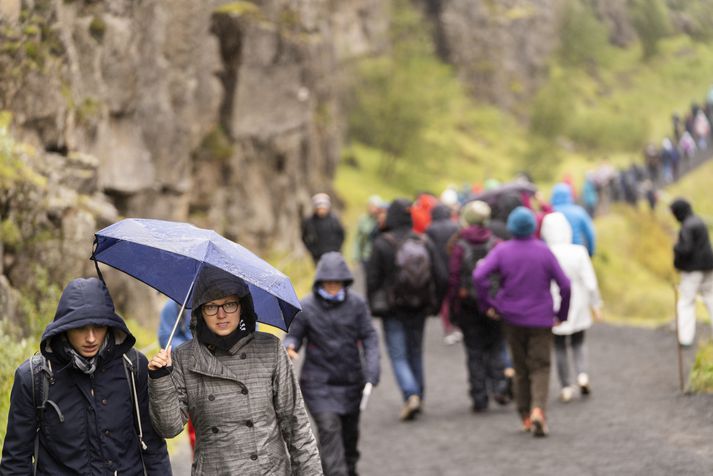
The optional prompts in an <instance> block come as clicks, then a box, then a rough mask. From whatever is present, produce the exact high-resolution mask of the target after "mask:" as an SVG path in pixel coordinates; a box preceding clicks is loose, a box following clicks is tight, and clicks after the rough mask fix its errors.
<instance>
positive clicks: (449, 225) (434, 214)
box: [426, 204, 458, 289]
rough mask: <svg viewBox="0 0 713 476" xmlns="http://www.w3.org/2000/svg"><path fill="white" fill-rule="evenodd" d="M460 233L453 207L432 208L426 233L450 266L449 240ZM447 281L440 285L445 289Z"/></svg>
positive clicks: (437, 254) (440, 256) (444, 261)
mask: <svg viewBox="0 0 713 476" xmlns="http://www.w3.org/2000/svg"><path fill="white" fill-rule="evenodd" d="M456 233H458V223H456V222H455V221H453V220H452V219H451V209H450V208H449V207H447V206H446V205H443V204H438V205H436V206H435V207H434V208H433V209H432V210H431V224H430V225H429V226H428V228H427V229H426V235H428V237H429V238H430V239H431V241H432V242H433V245H434V246H435V248H436V256H438V259H439V260H441V262H442V263H443V267H444V268H447V267H448V242H449V241H450V240H451V238H453V236H454V235H455V234H456ZM446 286H447V284H446V283H442V284H440V285H439V288H440V289H445V287H446Z"/></svg>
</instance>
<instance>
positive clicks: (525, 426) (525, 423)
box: [522, 416, 532, 433]
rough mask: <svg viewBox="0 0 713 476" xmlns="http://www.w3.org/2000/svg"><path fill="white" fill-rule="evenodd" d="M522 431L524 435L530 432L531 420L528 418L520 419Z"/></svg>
mask: <svg viewBox="0 0 713 476" xmlns="http://www.w3.org/2000/svg"><path fill="white" fill-rule="evenodd" d="M522 431H524V432H526V433H529V432H530V431H532V420H530V417H529V416H528V417H525V418H523V419H522Z"/></svg>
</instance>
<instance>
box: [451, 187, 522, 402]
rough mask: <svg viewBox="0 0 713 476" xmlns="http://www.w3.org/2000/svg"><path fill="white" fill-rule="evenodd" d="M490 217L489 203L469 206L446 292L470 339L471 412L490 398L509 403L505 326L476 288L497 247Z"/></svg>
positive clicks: (467, 340)
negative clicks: (481, 266)
mask: <svg viewBox="0 0 713 476" xmlns="http://www.w3.org/2000/svg"><path fill="white" fill-rule="evenodd" d="M489 216H490V207H489V206H488V204H487V203H485V202H482V201H477V200H476V201H473V202H469V203H467V204H465V205H464V206H463V209H462V210H461V224H462V225H463V229H461V230H460V231H459V232H458V235H457V239H456V240H455V242H454V243H453V246H452V250H451V255H450V262H449V269H448V272H449V276H448V292H447V294H446V301H447V302H448V303H449V308H450V310H451V313H450V316H451V319H452V320H453V322H454V323H455V324H456V325H457V326H458V327H459V328H460V329H461V330H462V332H463V336H464V339H463V345H464V346H465V351H466V367H467V369H468V382H469V384H470V388H469V393H470V398H471V402H472V406H471V408H472V410H473V412H475V413H479V412H483V411H485V410H487V408H488V401H489V395H492V396H493V398H494V400H495V401H497V402H498V403H500V404H501V405H504V404H506V403H507V402H508V400H509V398H508V396H507V381H506V378H505V366H506V361H505V355H506V350H505V338H504V336H503V330H502V323H501V322H500V321H497V320H495V319H490V318H488V317H487V316H486V315H485V313H484V312H483V311H482V310H481V309H480V308H479V307H478V296H477V293H476V290H475V287H474V285H473V270H474V269H475V267H476V266H477V264H478V262H480V260H482V259H483V258H484V257H485V256H486V255H487V254H488V252H489V251H490V250H491V249H492V248H493V247H494V246H495V244H496V243H497V239H496V238H495V237H494V236H493V235H492V233H491V232H490V230H489V229H488V228H487V227H486V226H485V222H486V221H487V219H488V217H489Z"/></svg>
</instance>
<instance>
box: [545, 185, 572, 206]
mask: <svg viewBox="0 0 713 476" xmlns="http://www.w3.org/2000/svg"><path fill="white" fill-rule="evenodd" d="M550 203H552V206H553V207H557V206H560V205H568V204H570V203H574V200H573V199H572V189H571V188H569V185H567V184H566V183H558V184H557V185H555V186H554V187H553V188H552V199H551V200H550Z"/></svg>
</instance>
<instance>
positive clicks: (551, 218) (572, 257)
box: [542, 212, 601, 402]
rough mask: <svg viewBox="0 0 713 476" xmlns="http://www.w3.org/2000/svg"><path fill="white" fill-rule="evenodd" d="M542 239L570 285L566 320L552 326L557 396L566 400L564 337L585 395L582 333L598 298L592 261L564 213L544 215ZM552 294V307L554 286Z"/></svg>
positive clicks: (568, 394)
mask: <svg viewBox="0 0 713 476" xmlns="http://www.w3.org/2000/svg"><path fill="white" fill-rule="evenodd" d="M542 238H543V239H544V240H545V242H546V243H547V245H548V246H549V247H550V250H552V253H554V255H555V256H556V257H557V261H558V262H559V264H560V266H561V267H562V269H563V270H564V272H565V274H566V275H567V277H568V278H569V280H570V283H571V286H572V298H571V300H570V304H569V314H568V315H567V320H566V321H564V322H563V323H561V324H559V325H557V326H555V327H553V328H552V332H553V333H554V334H555V357H556V359H557V373H558V376H559V380H560V385H561V387H562V392H561V394H560V397H561V399H562V400H563V401H565V402H567V401H569V400H570V399H571V398H572V394H573V390H572V387H571V386H570V383H571V381H570V375H569V365H568V357H567V347H568V346H567V340H568V336H569V344H570V347H571V348H572V355H573V357H574V367H575V375H576V376H577V383H578V384H579V386H580V390H581V392H582V394H583V395H588V394H589V377H588V374H587V358H586V352H585V347H584V333H585V331H586V330H587V329H589V328H590V327H591V326H592V312H593V311H594V312H595V313H597V314H598V313H599V309H600V308H601V298H600V296H599V286H598V285H597V276H596V275H595V274H594V267H593V266H592V261H591V260H590V259H589V255H588V254H587V250H586V249H585V248H584V247H583V246H582V245H574V244H572V227H571V226H570V225H569V222H568V221H567V219H566V218H565V217H564V215H562V214H561V213H559V212H555V213H550V214H549V215H547V216H545V218H544V219H543V220H542ZM552 297H553V299H554V300H555V307H558V306H557V302H558V298H559V293H558V292H557V290H556V289H552Z"/></svg>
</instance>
